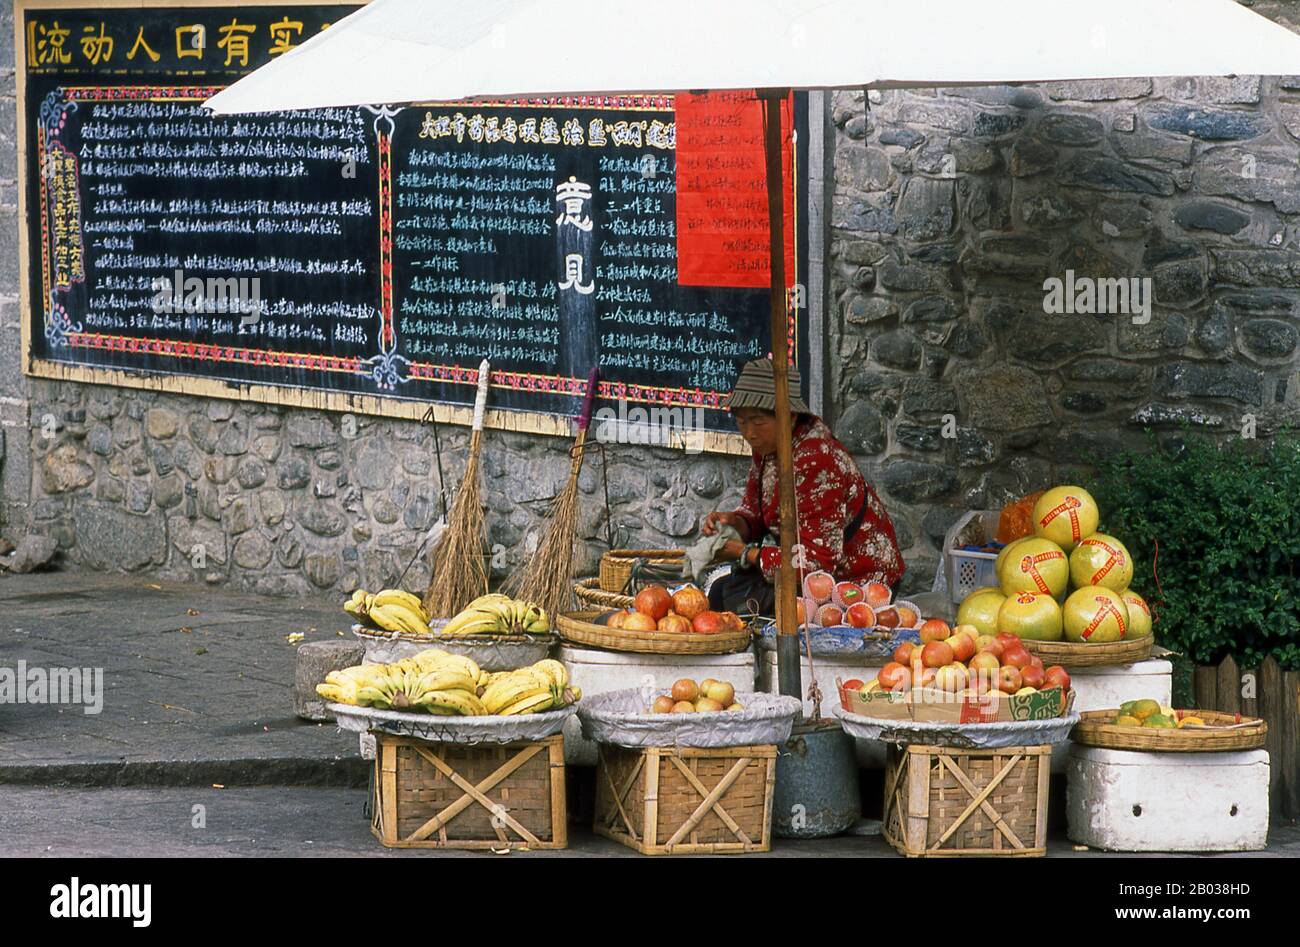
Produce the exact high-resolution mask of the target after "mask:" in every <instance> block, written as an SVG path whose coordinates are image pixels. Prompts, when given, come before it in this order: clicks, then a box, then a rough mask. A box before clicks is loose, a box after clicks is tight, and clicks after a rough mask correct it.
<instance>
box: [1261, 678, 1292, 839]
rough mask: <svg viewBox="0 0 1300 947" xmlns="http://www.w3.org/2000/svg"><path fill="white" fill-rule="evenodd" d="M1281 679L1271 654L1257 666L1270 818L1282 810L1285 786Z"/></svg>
mask: <svg viewBox="0 0 1300 947" xmlns="http://www.w3.org/2000/svg"><path fill="white" fill-rule="evenodd" d="M1283 676H1284V675H1283V674H1282V669H1281V668H1279V667H1278V665H1277V661H1275V660H1273V656H1272V655H1269V656H1268V657H1267V658H1265V659H1264V663H1263V664H1261V665H1260V666H1259V715H1260V716H1261V717H1263V718H1264V722H1265V723H1267V724H1268V735H1267V736H1265V737H1264V749H1266V750H1267V751H1268V807H1269V811H1270V812H1271V813H1272V814H1273V817H1274V818H1277V817H1278V816H1280V815H1281V814H1282V810H1283V809H1284V808H1285V806H1284V805H1283V798H1282V796H1283V787H1284V786H1285V785H1286V760H1285V757H1286V753H1285V752H1284V750H1283V746H1282V739H1283V734H1284V733H1285V732H1286V727H1285V726H1284V725H1283V720H1282V718H1283V716H1284V715H1285V713H1286V708H1285V707H1283V706H1282V679H1283Z"/></svg>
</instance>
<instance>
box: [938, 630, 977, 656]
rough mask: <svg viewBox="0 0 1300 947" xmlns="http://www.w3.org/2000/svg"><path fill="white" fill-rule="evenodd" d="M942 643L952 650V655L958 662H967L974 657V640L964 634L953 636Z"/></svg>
mask: <svg viewBox="0 0 1300 947" xmlns="http://www.w3.org/2000/svg"><path fill="white" fill-rule="evenodd" d="M944 643H945V644H947V645H948V647H950V648H952V653H953V655H954V656H955V657H956V658H957V660H958V661H969V660H970V659H971V658H973V657H974V656H975V639H974V638H972V637H971V636H970V635H968V634H966V633H965V632H962V633H961V634H959V635H953V636H952V637H951V638H948V639H946V641H945V642H944Z"/></svg>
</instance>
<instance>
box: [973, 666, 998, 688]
mask: <svg viewBox="0 0 1300 947" xmlns="http://www.w3.org/2000/svg"><path fill="white" fill-rule="evenodd" d="M998 670H999V671H1000V670H1001V668H998ZM970 683H971V686H972V687H974V688H975V692H976V693H977V694H981V695H982V694H987V693H988V692H989V691H995V690H997V689H998V671H992V670H989V669H988V668H976V669H974V670H972V671H971V672H970Z"/></svg>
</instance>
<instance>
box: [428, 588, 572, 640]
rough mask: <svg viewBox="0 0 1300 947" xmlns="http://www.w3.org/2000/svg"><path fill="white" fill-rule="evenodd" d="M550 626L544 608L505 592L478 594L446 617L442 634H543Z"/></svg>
mask: <svg viewBox="0 0 1300 947" xmlns="http://www.w3.org/2000/svg"><path fill="white" fill-rule="evenodd" d="M550 630H551V621H550V619H549V618H548V617H547V615H546V611H545V610H544V609H543V608H542V607H541V606H539V605H535V604H534V603H532V602H525V601H522V600H521V599H513V598H510V597H509V596H508V595H499V594H496V593H493V594H491V595H482V596H480V597H478V598H476V599H474V601H472V602H470V603H469V605H467V606H465V610H464V611H462V612H461V613H460V614H459V615H457V616H456V617H455V618H453V619H452V620H451V621H449V622H448V623H447V625H446V627H444V628H443V629H442V631H441V633H442V634H444V635H520V634H534V635H539V634H545V633H546V632H548V631H550Z"/></svg>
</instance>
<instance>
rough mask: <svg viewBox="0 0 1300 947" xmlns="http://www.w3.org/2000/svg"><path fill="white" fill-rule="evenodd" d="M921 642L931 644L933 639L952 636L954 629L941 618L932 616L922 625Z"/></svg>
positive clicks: (937, 639)
mask: <svg viewBox="0 0 1300 947" xmlns="http://www.w3.org/2000/svg"><path fill="white" fill-rule="evenodd" d="M920 631H921V644H929V643H930V642H931V641H944V640H946V639H948V638H951V637H952V629H951V628H949V627H948V623H947V622H946V621H944V620H943V619H941V618H931V619H930V620H929V621H927V622H924V623H923V624H922V625H921V629H920Z"/></svg>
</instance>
